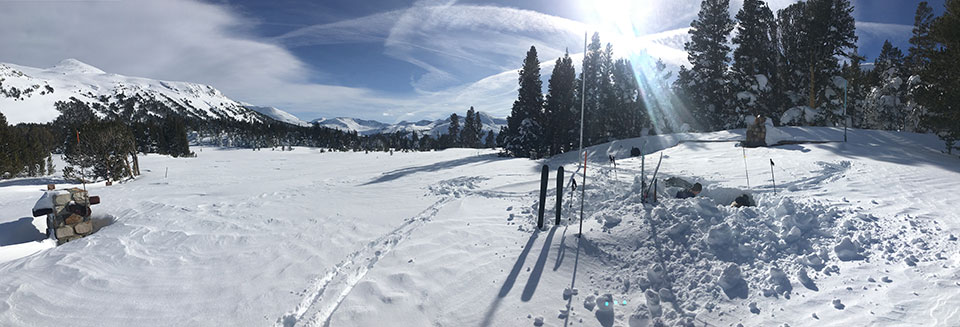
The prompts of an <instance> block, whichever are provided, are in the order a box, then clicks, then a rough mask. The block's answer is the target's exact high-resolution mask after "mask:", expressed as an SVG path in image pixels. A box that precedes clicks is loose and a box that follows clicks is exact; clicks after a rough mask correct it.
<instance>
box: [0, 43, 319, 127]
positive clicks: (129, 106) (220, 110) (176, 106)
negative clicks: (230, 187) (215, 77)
mask: <svg viewBox="0 0 960 327" xmlns="http://www.w3.org/2000/svg"><path fill="white" fill-rule="evenodd" d="M71 98H73V99H77V100H79V101H81V102H84V103H86V104H87V105H89V106H90V107H91V108H93V109H94V111H95V113H96V114H97V115H98V116H100V117H121V118H129V117H147V116H156V117H166V116H167V115H169V114H176V115H180V116H183V117H184V118H191V119H201V120H211V119H224V120H233V121H242V122H268V121H270V119H271V118H272V119H275V120H279V121H284V122H287V123H292V124H298V123H297V122H296V121H295V120H292V119H290V118H291V117H292V118H293V119H295V118H296V117H294V116H293V115H290V114H289V113H286V112H283V111H281V110H279V109H276V108H271V109H273V110H265V109H264V111H266V113H264V114H261V113H259V112H257V111H254V110H251V109H250V108H247V106H249V105H248V104H244V103H241V102H239V101H236V100H233V99H230V98H228V97H227V96H225V95H223V93H221V92H220V91H219V90H217V89H215V88H213V87H212V86H209V85H204V84H197V83H189V82H171V81H161V80H155V79H149V78H141V77H129V76H123V75H118V74H109V73H106V72H104V71H103V70H100V69H99V68H96V67H94V66H91V65H88V64H86V63H83V62H81V61H79V60H76V59H66V60H63V61H61V62H60V63H58V64H57V65H56V66H53V67H50V68H33V67H27V66H21V65H16V64H9V63H0V112H3V114H4V116H6V117H7V120H8V122H9V123H11V124H17V123H46V122H51V121H53V120H55V119H56V118H57V117H58V116H59V115H60V112H59V111H57V110H56V107H55V103H57V102H58V101H65V102H66V101H71ZM256 108H258V109H259V108H269V107H256ZM300 122H301V123H300V125H305V124H306V123H305V122H302V121H300Z"/></svg>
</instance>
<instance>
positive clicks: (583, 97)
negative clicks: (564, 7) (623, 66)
mask: <svg viewBox="0 0 960 327" xmlns="http://www.w3.org/2000/svg"><path fill="white" fill-rule="evenodd" d="M581 64H582V65H583V68H582V70H583V72H581V73H582V74H583V78H582V79H581V81H580V82H581V83H580V84H581V86H580V87H581V89H580V153H581V154H582V155H583V183H581V185H580V234H577V237H583V201H584V198H585V197H586V196H587V153H586V152H584V151H583V117H584V108H585V107H586V103H587V31H584V32H583V60H582V61H581Z"/></svg>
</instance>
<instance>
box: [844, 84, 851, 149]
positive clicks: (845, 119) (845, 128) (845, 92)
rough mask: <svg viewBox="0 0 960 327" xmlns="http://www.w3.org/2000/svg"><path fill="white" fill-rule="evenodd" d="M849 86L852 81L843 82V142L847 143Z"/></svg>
mask: <svg viewBox="0 0 960 327" xmlns="http://www.w3.org/2000/svg"><path fill="white" fill-rule="evenodd" d="M847 84H850V81H844V82H843V142H847Z"/></svg>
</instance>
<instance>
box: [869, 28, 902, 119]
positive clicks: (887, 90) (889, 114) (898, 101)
mask: <svg viewBox="0 0 960 327" xmlns="http://www.w3.org/2000/svg"><path fill="white" fill-rule="evenodd" d="M902 70H903V53H902V52H900V49H898V48H896V47H894V46H893V45H892V44H890V41H884V43H883V49H882V50H881V51H880V55H879V56H877V59H876V61H875V62H874V74H877V75H876V76H877V77H878V79H879V84H878V85H877V86H876V87H874V88H873V89H872V90H871V91H870V94H869V95H868V96H867V106H866V112H865V116H866V117H865V118H866V122H867V124H866V126H867V127H868V128H875V129H886V130H901V129H902V128H903V126H904V121H905V119H904V118H905V113H904V101H903V99H904V95H905V93H906V92H905V91H906V87H905V85H904V79H903V76H902V73H901V72H902Z"/></svg>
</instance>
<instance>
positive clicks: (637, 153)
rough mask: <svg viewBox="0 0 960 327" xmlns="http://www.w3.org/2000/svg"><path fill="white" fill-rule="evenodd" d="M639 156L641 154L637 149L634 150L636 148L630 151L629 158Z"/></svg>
mask: <svg viewBox="0 0 960 327" xmlns="http://www.w3.org/2000/svg"><path fill="white" fill-rule="evenodd" d="M640 154H641V152H640V149H638V148H636V147H634V148H632V149H630V156H631V157H639V156H640Z"/></svg>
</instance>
